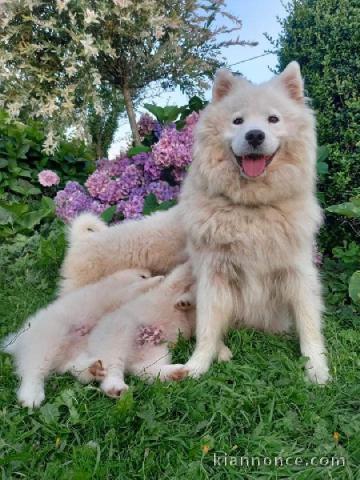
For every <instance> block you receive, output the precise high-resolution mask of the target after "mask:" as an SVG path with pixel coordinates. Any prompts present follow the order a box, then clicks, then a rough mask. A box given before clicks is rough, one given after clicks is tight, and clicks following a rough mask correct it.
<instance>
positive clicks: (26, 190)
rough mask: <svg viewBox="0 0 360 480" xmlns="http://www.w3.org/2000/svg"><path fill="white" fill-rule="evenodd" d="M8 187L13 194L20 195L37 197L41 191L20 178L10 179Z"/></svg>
mask: <svg viewBox="0 0 360 480" xmlns="http://www.w3.org/2000/svg"><path fill="white" fill-rule="evenodd" d="M9 187H10V189H11V190H12V191H13V192H16V193H20V194H21V195H25V196H29V195H39V194H40V193H41V190H40V189H39V188H37V187H34V185H33V184H32V183H30V182H28V181H27V180H24V179H22V178H18V179H11V180H10V181H9Z"/></svg>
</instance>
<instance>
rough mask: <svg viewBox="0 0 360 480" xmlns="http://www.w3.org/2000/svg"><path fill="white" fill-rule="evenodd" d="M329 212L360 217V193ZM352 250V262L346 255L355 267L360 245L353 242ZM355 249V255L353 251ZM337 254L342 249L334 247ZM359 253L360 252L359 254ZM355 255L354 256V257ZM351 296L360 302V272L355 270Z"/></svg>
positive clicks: (349, 216) (350, 281)
mask: <svg viewBox="0 0 360 480" xmlns="http://www.w3.org/2000/svg"><path fill="white" fill-rule="evenodd" d="M326 210H327V211H328V212H331V213H336V214H338V215H342V216H344V217H347V218H356V219H359V218H360V195H357V196H356V197H353V198H351V199H350V201H349V202H345V203H341V204H339V205H332V206H331V207H328V208H327V209H326ZM350 246H351V247H352V248H351V250H350V262H349V261H348V258H349V255H346V256H345V257H344V258H345V261H346V263H347V264H349V263H350V265H351V266H352V267H353V268H354V269H355V268H358V267H359V266H360V247H359V246H358V245H356V244H355V242H352V243H351V244H350ZM352 251H355V254H354V255H351V252H352ZM334 253H335V255H336V254H337V255H339V253H340V255H341V249H336V248H335V249H334ZM357 253H358V254H357ZM353 257H354V258H353ZM349 296H350V298H351V299H352V300H353V301H354V302H355V303H360V272H359V271H355V272H354V273H353V274H352V276H351V278H350V279H349Z"/></svg>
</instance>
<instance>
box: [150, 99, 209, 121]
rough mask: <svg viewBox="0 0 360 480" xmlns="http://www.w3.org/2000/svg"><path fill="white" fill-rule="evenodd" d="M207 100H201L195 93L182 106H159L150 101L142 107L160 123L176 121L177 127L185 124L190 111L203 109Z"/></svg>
mask: <svg viewBox="0 0 360 480" xmlns="http://www.w3.org/2000/svg"><path fill="white" fill-rule="evenodd" d="M207 103H208V102H206V101H204V100H202V99H201V98H200V97H198V96H197V95H194V96H193V97H191V98H190V100H189V102H188V104H187V105H183V106H182V107H177V106H166V107H159V106H158V105H153V104H150V103H145V104H144V107H145V108H146V110H148V111H149V112H150V113H152V114H153V115H154V117H155V118H156V120H157V121H158V122H160V123H161V124H166V123H171V122H176V127H177V128H178V129H180V128H183V126H184V124H185V119H186V117H188V116H189V115H190V114H191V113H192V112H200V110H203V109H204V108H205V106H206V104H207Z"/></svg>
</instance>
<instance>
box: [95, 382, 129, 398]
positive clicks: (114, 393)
mask: <svg viewBox="0 0 360 480" xmlns="http://www.w3.org/2000/svg"><path fill="white" fill-rule="evenodd" d="M101 389H102V391H103V392H104V393H105V394H106V395H107V396H108V397H111V398H119V397H120V396H121V395H122V394H123V393H125V392H126V391H127V390H128V389H129V387H128V385H126V383H125V382H124V381H123V380H121V379H120V378H116V377H106V378H105V379H104V380H103V382H102V384H101Z"/></svg>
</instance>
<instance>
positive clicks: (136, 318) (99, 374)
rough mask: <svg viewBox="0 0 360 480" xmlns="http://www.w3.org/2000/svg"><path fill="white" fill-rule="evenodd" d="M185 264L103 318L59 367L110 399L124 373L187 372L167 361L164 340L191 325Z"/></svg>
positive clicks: (175, 375)
mask: <svg viewBox="0 0 360 480" xmlns="http://www.w3.org/2000/svg"><path fill="white" fill-rule="evenodd" d="M189 267H190V266H189V264H184V265H180V266H179V267H177V268H175V269H174V270H173V271H172V272H171V273H170V274H169V275H168V276H167V277H165V279H164V280H163V281H162V282H160V283H159V284H158V285H157V286H156V287H155V288H153V289H151V290H150V291H148V292H147V293H145V294H144V295H141V296H140V297H137V298H135V299H134V300H132V301H131V302H129V303H127V304H126V305H123V306H122V307H121V308H119V309H117V310H115V311H114V312H112V313H110V314H108V315H106V316H105V317H104V318H102V319H101V321H100V322H99V323H98V324H97V326H96V327H95V328H94V329H93V330H92V331H91V333H90V334H89V336H88V339H87V342H86V346H84V347H83V348H82V350H81V351H80V352H79V355H78V356H77V357H73V358H72V359H71V361H70V362H68V363H67V364H66V365H64V370H66V371H70V372H71V373H73V375H75V376H78V378H79V379H80V380H81V381H83V382H86V381H91V380H93V379H96V380H99V381H101V389H102V390H103V391H104V392H105V393H106V394H107V395H109V396H111V397H118V396H120V395H121V393H122V392H124V391H125V390H126V389H127V388H128V387H127V385H126V384H125V381H124V374H125V373H132V374H134V375H137V376H140V377H142V378H144V379H146V380H152V379H154V378H156V377H159V378H160V380H162V381H164V380H179V379H181V378H183V377H184V376H186V375H187V371H186V369H184V368H183V367H182V366H181V365H170V363H171V355H170V352H169V346H168V344H169V342H171V343H173V342H176V340H177V337H178V334H179V333H181V334H182V336H183V337H184V338H190V336H191V333H192V332H193V330H194V327H195V305H194V296H193V293H192V285H193V277H192V274H191V268H189ZM222 353H223V355H224V354H226V351H223V352H222Z"/></svg>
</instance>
